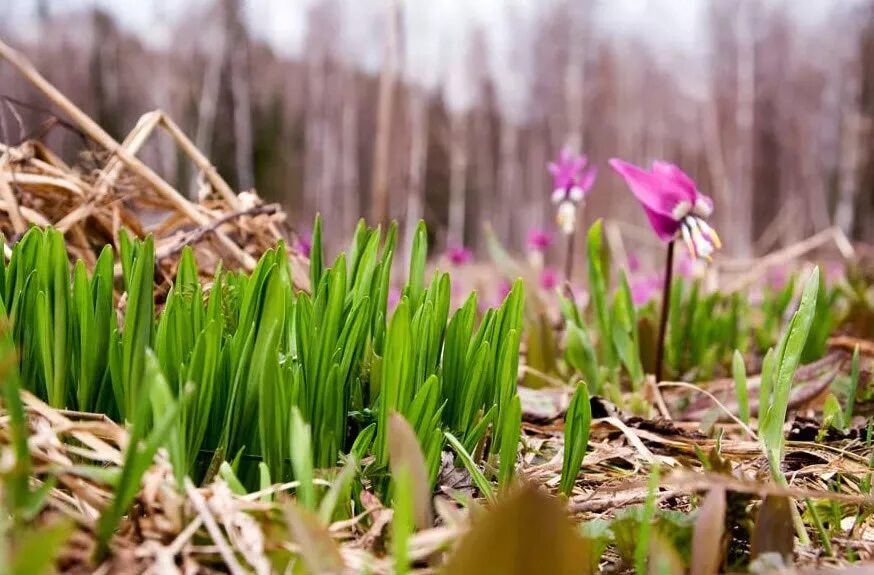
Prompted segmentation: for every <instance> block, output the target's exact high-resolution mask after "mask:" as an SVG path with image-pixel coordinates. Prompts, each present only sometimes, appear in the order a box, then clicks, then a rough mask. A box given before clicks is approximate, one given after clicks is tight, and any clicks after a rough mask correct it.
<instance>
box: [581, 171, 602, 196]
mask: <svg viewBox="0 0 874 575" xmlns="http://www.w3.org/2000/svg"><path fill="white" fill-rule="evenodd" d="M597 177H598V168H597V167H595V166H589V169H587V170H586V171H584V172H583V175H582V176H580V183H579V186H580V188H582V190H583V192H588V191H589V190H591V189H592V186H593V185H595V178H597Z"/></svg>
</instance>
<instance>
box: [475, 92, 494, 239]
mask: <svg viewBox="0 0 874 575" xmlns="http://www.w3.org/2000/svg"><path fill="white" fill-rule="evenodd" d="M474 132H475V133H474V147H473V148H474V149H473V154H474V177H475V178H476V187H477V212H478V218H477V219H478V220H479V221H481V222H483V223H484V224H485V223H489V224H494V222H493V221H492V220H493V218H494V215H495V213H494V204H495V201H494V198H495V195H496V194H497V192H498V190H497V189H496V186H495V154H494V149H493V145H492V125H491V116H490V115H489V109H488V108H484V109H483V110H480V111H479V112H478V113H476V118H475V121H474ZM480 232H481V230H477V234H476V237H477V239H478V242H477V247H478V248H480V249H482V248H483V247H484V246H485V245H486V235H485V234H483V233H480Z"/></svg>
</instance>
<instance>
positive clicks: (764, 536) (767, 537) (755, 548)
mask: <svg viewBox="0 0 874 575" xmlns="http://www.w3.org/2000/svg"><path fill="white" fill-rule="evenodd" d="M792 505H793V503H792V500H791V499H789V498H788V497H782V496H779V495H768V496H767V497H765V499H764V500H763V501H762V505H761V506H760V507H759V513H758V515H757V516H756V524H755V526H754V527H753V540H752V549H751V557H752V558H753V559H755V558H756V557H758V556H759V555H762V554H763V553H778V554H779V555H780V556H781V557H783V558H784V559H785V560H786V562H787V563H789V562H791V561H792V555H793V550H794V546H795V528H794V526H793V524H792Z"/></svg>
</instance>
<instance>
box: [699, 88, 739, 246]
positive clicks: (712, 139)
mask: <svg viewBox="0 0 874 575" xmlns="http://www.w3.org/2000/svg"><path fill="white" fill-rule="evenodd" d="M715 94H716V90H715V87H714V88H713V95H712V96H711V98H710V99H709V100H710V101H709V102H706V103H705V104H704V105H703V108H702V111H701V123H702V124H703V125H702V126H701V132H702V135H703V139H704V155H705V159H706V162H707V168H708V170H709V171H710V181H711V182H713V191H714V196H716V197H717V198H719V201H722V202H731V199H730V197H731V193H732V192H731V186H730V184H729V181H728V171H727V169H726V167H725V154H724V153H723V150H722V141H721V139H720V137H719V118H718V114H717V101H716V95H715ZM728 212H729V213H725V215H723V216H722V217H721V222H723V223H724V224H731V225H730V226H727V228H726V229H727V231H728V232H729V233H732V234H733V233H734V228H733V227H732V226H733V217H732V215H731V213H730V210H728ZM728 228H730V229H728Z"/></svg>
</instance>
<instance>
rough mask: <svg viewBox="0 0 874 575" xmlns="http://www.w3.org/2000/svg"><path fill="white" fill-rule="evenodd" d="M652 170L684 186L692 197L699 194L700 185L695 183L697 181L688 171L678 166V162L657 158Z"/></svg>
mask: <svg viewBox="0 0 874 575" xmlns="http://www.w3.org/2000/svg"><path fill="white" fill-rule="evenodd" d="M652 171H653V173H654V174H657V175H661V176H664V177H666V178H667V179H669V180H670V181H671V182H673V183H674V184H676V185H678V186H680V187H681V188H683V189H684V190H685V191H686V193H688V194H689V196H690V198H694V197H695V196H697V195H698V186H696V185H695V181H694V180H693V179H692V178H690V177H689V176H688V175H687V174H686V172H684V171H683V170H681V169H680V168H679V167H677V165H676V164H671V163H669V162H661V161H658V160H656V161H655V162H653V163H652Z"/></svg>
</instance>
